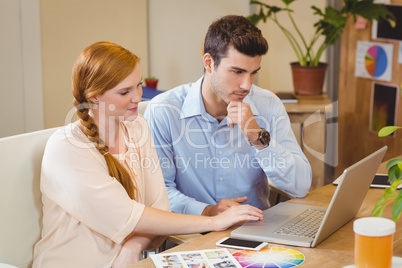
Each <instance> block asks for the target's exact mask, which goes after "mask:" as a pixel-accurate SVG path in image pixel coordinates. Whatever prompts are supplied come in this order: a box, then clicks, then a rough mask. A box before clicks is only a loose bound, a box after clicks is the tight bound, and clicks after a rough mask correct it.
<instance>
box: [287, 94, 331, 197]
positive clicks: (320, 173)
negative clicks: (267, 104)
mask: <svg viewBox="0 0 402 268" xmlns="http://www.w3.org/2000/svg"><path fill="white" fill-rule="evenodd" d="M296 97H297V99H298V102H297V103H284V105H285V108H286V111H287V112H288V115H289V119H290V122H291V123H296V124H298V125H299V127H298V130H299V131H300V132H299V133H295V135H296V137H300V138H301V140H299V143H300V146H301V147H302V149H303V152H304V154H305V155H306V157H307V159H308V160H309V162H310V165H311V168H312V171H313V174H312V175H313V176H312V183H311V188H310V189H311V190H313V189H317V188H320V187H322V186H323V185H325V184H328V183H331V182H332V180H331V179H332V178H329V175H328V174H325V161H326V158H325V152H326V150H327V148H326V145H325V143H326V141H327V128H326V126H327V124H326V123H327V122H326V119H327V118H328V117H329V113H331V112H332V110H333V106H332V103H331V101H330V99H329V98H328V96H327V95H326V94H322V95H316V96H300V95H297V96H296ZM293 131H295V129H293Z"/></svg>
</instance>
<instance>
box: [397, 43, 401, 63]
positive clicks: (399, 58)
mask: <svg viewBox="0 0 402 268" xmlns="http://www.w3.org/2000/svg"><path fill="white" fill-rule="evenodd" d="M398 51H399V53H398V63H402V42H399V50H398Z"/></svg>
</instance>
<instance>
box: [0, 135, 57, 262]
mask: <svg viewBox="0 0 402 268" xmlns="http://www.w3.org/2000/svg"><path fill="white" fill-rule="evenodd" d="M55 130H56V128H53V129H46V130H41V131H36V132H31V133H26V134H20V135H15V136H11V137H5V138H1V139H0V148H1V149H0V152H1V161H0V170H1V177H0V215H1V220H0V237H1V239H0V267H12V266H10V265H13V266H16V267H18V268H27V267H31V266H32V259H33V248H34V245H35V243H36V242H37V241H38V240H39V238H40V233H41V228H42V201H41V192H40V189H39V179H40V170H41V163H42V156H43V151H44V149H45V145H46V142H47V140H48V138H49V136H50V135H51V134H52V133H53V132H54V131H55Z"/></svg>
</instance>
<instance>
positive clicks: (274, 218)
mask: <svg viewBox="0 0 402 268" xmlns="http://www.w3.org/2000/svg"><path fill="white" fill-rule="evenodd" d="M287 218H289V215H283V214H275V215H272V216H271V217H269V218H268V219H265V218H264V221H265V222H269V223H283V222H284V221H285V220H286V219H287Z"/></svg>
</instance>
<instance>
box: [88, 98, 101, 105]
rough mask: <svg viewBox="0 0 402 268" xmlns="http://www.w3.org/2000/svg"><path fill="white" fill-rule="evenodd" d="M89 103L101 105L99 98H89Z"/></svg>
mask: <svg viewBox="0 0 402 268" xmlns="http://www.w3.org/2000/svg"><path fill="white" fill-rule="evenodd" d="M89 101H90V102H92V103H93V104H98V103H99V99H98V97H92V98H89Z"/></svg>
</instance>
